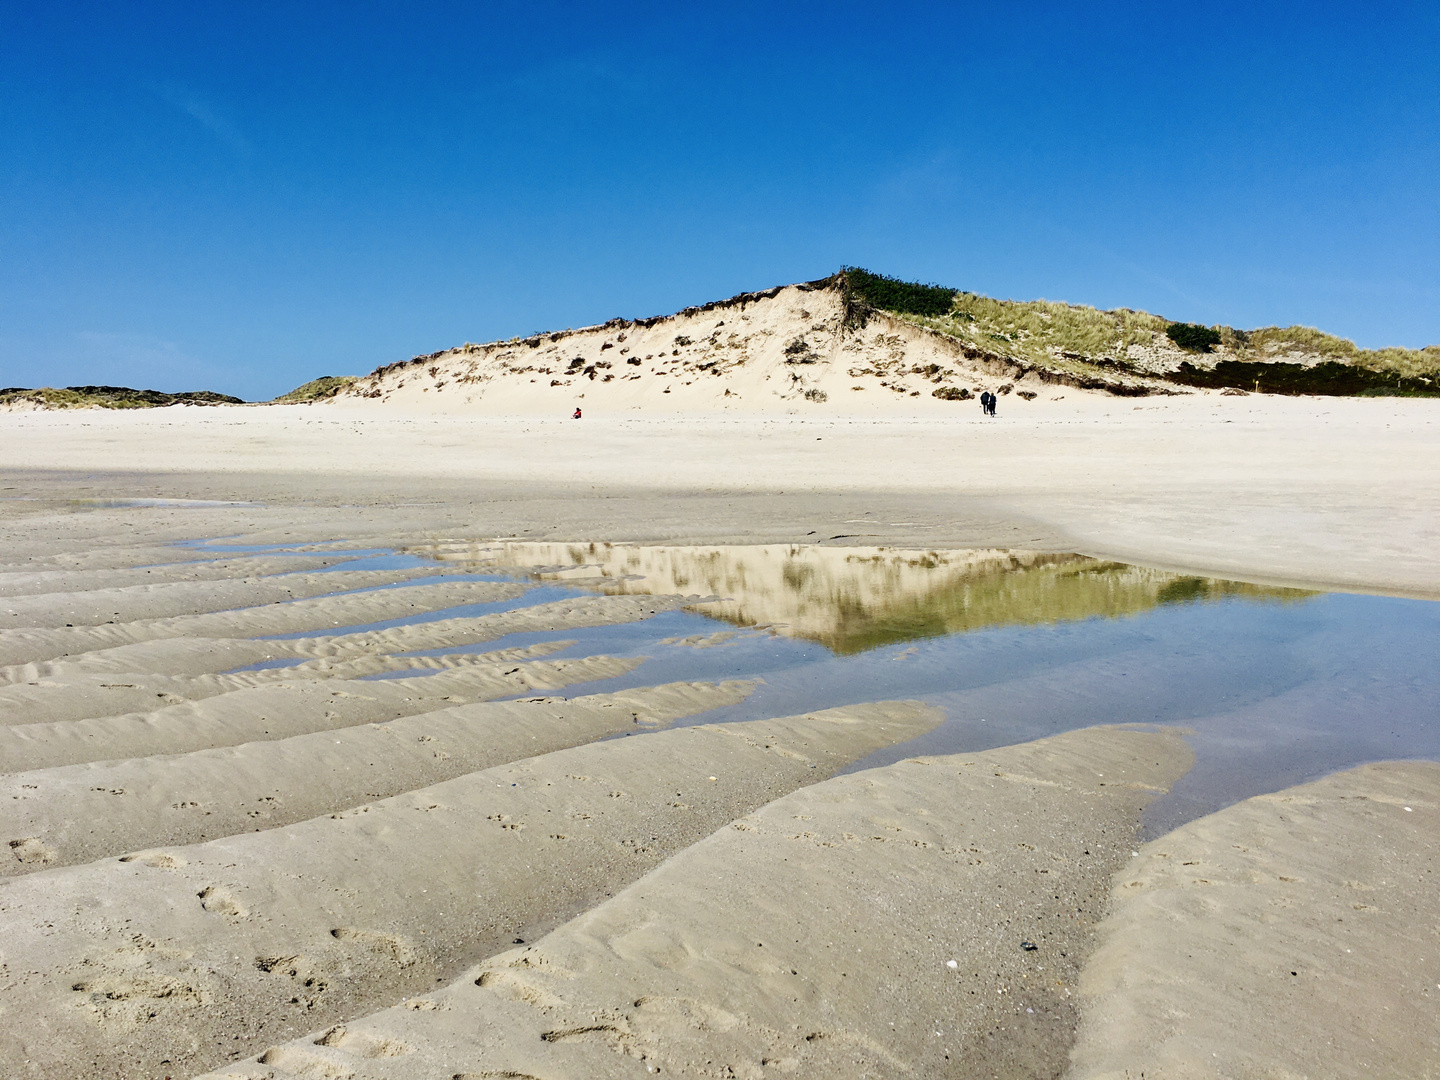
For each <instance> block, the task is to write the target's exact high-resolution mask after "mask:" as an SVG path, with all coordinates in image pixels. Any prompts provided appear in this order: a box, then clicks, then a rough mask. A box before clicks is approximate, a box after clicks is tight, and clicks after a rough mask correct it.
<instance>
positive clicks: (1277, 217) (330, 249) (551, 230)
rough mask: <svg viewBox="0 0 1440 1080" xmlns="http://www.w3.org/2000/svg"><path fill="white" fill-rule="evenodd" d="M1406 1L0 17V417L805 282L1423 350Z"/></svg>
mask: <svg viewBox="0 0 1440 1080" xmlns="http://www.w3.org/2000/svg"><path fill="white" fill-rule="evenodd" d="M1437 56H1440V5H1435V4H1433V3H1432V4H1414V5H1385V4H1368V5H1359V4H1356V5H1349V6H1341V5H1327V4H1315V3H1311V4H1263V3H1262V4H1254V3H1246V4H1218V3H1217V4H1193V5H1180V4H1156V3H1146V4H1076V3H1064V4H1043V3H1037V4H1025V5H1006V4H999V3H989V4H975V5H964V4H904V3H893V4H873V3H870V4H850V3H844V2H832V3H823V4H779V3H768V4H747V3H743V2H732V3H727V4H724V5H710V6H705V5H677V4H653V5H652V4H603V3H562V4H546V3H523V4H493V5H486V4H438V3H436V4H425V3H413V4H404V5H402V4H375V3H364V2H349V3H344V4H333V5H332V4H324V3H315V4H308V5H306V4H299V3H290V4H266V3H247V4H239V3H237V4H206V3H177V4H151V3H143V2H134V0H132V2H128V3H123V4H95V5H83V4H75V5H71V4H65V3H39V2H16V0H0V386H16V385H18V386H35V385H70V384H77V383H96V382H98V383H119V384H126V385H133V386H152V387H155V388H157V389H163V390H184V389H200V388H205V389H215V390H221V391H226V392H229V393H234V394H238V395H240V396H242V397H246V398H252V399H253V398H262V397H270V396H272V395H274V394H277V393H280V392H283V391H285V390H288V389H290V388H291V387H293V386H295V385H297V384H299V383H301V382H304V381H306V380H307V379H310V378H313V377H315V376H318V375H323V374H342V373H350V374H359V373H364V372H367V371H369V370H371V369H373V368H374V367H376V366H377V365H379V364H383V363H389V362H391V361H394V360H398V359H405V358H408V357H409V356H411V355H413V354H415V353H421V352H430V351H432V350H435V349H439V348H444V347H448V346H450V345H454V344H459V343H461V342H463V341H467V340H468V341H488V340H492V339H495V338H503V337H509V336H511V335H514V334H525V333H531V332H533V331H536V330H540V329H551V328H558V327H566V326H581V325H585V324H589V323H594V322H599V321H603V320H605V319H607V318H611V317H614V316H617V315H623V316H642V315H654V314H664V313H668V312H671V311H674V310H676V309H678V308H681V307H684V306H686V305H688V304H693V303H700V302H703V301H706V300H710V299H716V298H719V297H723V296H729V295H732V294H734V293H736V292H740V291H744V290H748V289H757V288H765V287H768V286H770V285H775V284H780V283H783V282H789V281H797V280H806V279H811V278H816V277H821V276H824V275H825V274H828V273H830V272H832V271H833V270H835V269H836V268H838V267H839V266H840V265H842V264H846V263H849V264H854V265H860V266H865V267H867V268H870V269H873V270H877V271H880V272H883V273H890V274H896V275H899V276H902V277H906V278H917V279H921V280H926V281H936V282H940V283H942V284H946V285H954V286H957V287H960V288H965V289H969V290H973V291H977V292H983V293H986V294H988V295H992V296H1000V297H1014V298H1017V299H1033V298H1037V297H1046V298H1049V299H1054V300H1068V301H1072V302H1076V303H1087V304H1094V305H1096V306H1099V307H1117V306H1128V307H1136V308H1143V309H1146V310H1149V311H1154V312H1157V313H1160V314H1164V315H1168V316H1170V317H1172V318H1177V319H1184V320H1189V321H1196V322H1205V323H1229V324H1231V325H1235V326H1241V327H1251V326H1259V325H1269V324H1281V325H1288V324H1290V323H1303V324H1308V325H1313V326H1319V327H1320V328H1322V329H1324V330H1327V331H1330V332H1332V333H1337V334H1341V335H1343V336H1346V337H1350V338H1353V339H1354V340H1355V341H1357V342H1358V343H1359V344H1361V345H1364V346H1371V347H1376V346H1382V345H1407V346H1412V347H1418V346H1422V345H1426V344H1433V343H1437V342H1440V64H1437V62H1436V57H1437Z"/></svg>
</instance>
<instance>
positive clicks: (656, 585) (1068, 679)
mask: <svg viewBox="0 0 1440 1080" xmlns="http://www.w3.org/2000/svg"><path fill="white" fill-rule="evenodd" d="M416 554H425V555H428V556H429V557H432V558H440V559H442V560H444V561H445V562H447V563H448V564H450V565H454V566H455V567H456V569H459V568H460V567H462V566H463V567H464V569H465V570H467V571H470V572H471V573H476V574H483V573H488V574H491V575H493V576H499V577H506V576H508V577H512V578H514V579H516V580H529V581H531V582H534V583H536V584H537V586H538V587H537V588H534V589H532V590H531V591H530V592H529V593H527V595H526V596H525V597H522V598H520V599H518V600H516V601H510V602H506V603H505V604H503V605H474V606H473V607H474V608H475V612H474V613H476V614H479V613H481V612H480V609H481V608H485V609H486V610H500V609H503V608H514V607H523V606H527V605H529V604H533V603H542V602H546V601H548V600H552V599H556V598H558V596H559V595H574V594H575V593H577V592H581V591H589V590H593V591H602V592H631V593H645V592H656V593H674V592H689V593H692V594H699V595H701V596H705V595H711V596H719V597H722V598H724V599H723V600H720V601H711V602H706V603H701V604H697V605H696V606H695V607H693V608H691V609H689V610H684V611H670V612H664V613H661V614H658V615H655V616H653V617H650V618H648V619H645V620H643V621H639V622H634V623H627V624H621V625H612V626H600V627H588V628H582V629H567V630H557V631H554V632H544V633H526V634H514V635H510V636H508V637H505V638H502V639H499V640H497V641H489V642H485V643H483V644H480V645H474V646H468V647H463V648H450V649H435V650H430V653H431V654H442V653H463V652H489V651H493V650H496V649H502V648H510V647H514V646H520V645H530V644H534V643H536V642H540V641H552V640H561V639H564V640H572V641H574V642H575V644H574V645H571V646H569V647H568V648H567V649H565V650H564V651H562V652H560V653H557V654H555V655H556V656H561V657H563V656H584V655H593V654H596V653H601V652H603V653H608V654H611V655H617V656H643V657H646V662H645V663H643V664H641V665H640V666H639V667H637V668H636V669H635V670H634V671H632V672H629V673H627V674H626V675H624V676H622V677H620V678H616V679H607V680H604V681H599V682H593V683H587V684H581V685H572V686H570V687H567V688H566V690H565V694H566V696H577V695H580V694H586V693H598V692H606V691H613V690H618V689H623V688H627V687H632V686H645V685H653V684H656V683H660V682H667V681H671V680H679V679H725V678H758V679H759V680H761V682H760V685H759V686H758V688H757V689H756V691H755V693H754V694H753V695H752V696H751V697H750V698H749V699H747V700H746V701H744V702H742V703H740V704H738V705H734V706H729V707H727V708H723V709H717V710H714V711H712V712H708V713H705V714H702V715H700V716H696V717H692V718H690V719H689V720H687V721H685V722H686V723H714V722H719V721H730V720H744V719H752V718H757V717H765V716H778V715H786V714H793V713H800V712H805V711H808V710H812V709H819V708H827V707H830V706H835V705H844V704H850V703H854V702H860V701H873V700H877V699H881V698H919V699H921V700H924V701H927V702H930V703H932V704H934V705H937V706H939V707H940V708H942V709H943V710H944V712H945V714H946V717H947V719H946V720H945V722H944V723H943V724H941V726H940V727H939V728H938V729H936V730H935V731H934V732H932V733H930V734H929V735H927V736H925V737H924V738H922V739H918V740H915V741H914V742H912V743H909V744H905V745H903V746H899V747H894V748H891V749H889V750H887V751H884V752H882V753H878V754H876V755H874V756H872V757H871V758H869V759H866V760H865V761H863V762H860V763H858V764H857V765H856V766H855V767H856V768H866V767H870V766H875V765H881V764H887V763H889V762H892V761H895V760H899V759H900V758H903V757H910V756H915V755H917V754H932V753H954V752H968V751H978V750H983V749H986V748H989V747H993V746H997V745H1004V744H1008V743H1015V742H1021V741H1024V740H1027V739H1034V738H1039V737H1041V736H1044V735H1050V734H1054V733H1056V732H1060V731H1066V730H1070V729H1073V728H1079V727H1086V726H1089V725H1093V724H1103V723H1135V724H1167V725H1179V726H1181V727H1183V728H1184V729H1186V730H1187V731H1188V732H1189V736H1188V737H1189V739H1190V742H1191V744H1192V745H1193V746H1194V748H1195V751H1196V758H1197V760H1196V764H1195V768H1194V769H1193V770H1192V771H1191V772H1190V774H1189V775H1188V776H1186V777H1185V778H1184V779H1183V780H1182V781H1181V782H1180V783H1179V784H1177V785H1176V788H1175V790H1174V791H1173V792H1171V793H1170V794H1169V795H1167V796H1165V797H1163V798H1161V799H1159V800H1157V801H1156V803H1155V804H1154V805H1153V806H1152V807H1151V809H1150V812H1149V814H1148V817H1147V829H1148V830H1149V831H1150V832H1151V833H1152V834H1155V833H1160V832H1164V831H1166V830H1168V829H1170V828H1173V827H1174V826H1176V825H1177V824H1180V823H1181V822H1183V821H1186V820H1189V819H1191V818H1194V817H1196V816H1199V815H1201V814H1205V813H1209V812H1211V811H1213V810H1216V809H1219V808H1221V807H1223V806H1225V805H1228V804H1229V803H1232V802H1234V801H1236V800H1238V799H1242V798H1247V797H1249V796H1251V795H1255V794H1259V793H1262V792H1266V791H1273V790H1277V789H1279V788H1282V787H1287V786H1289V785H1291V784H1295V783H1299V782H1302V781H1304V780H1307V779H1312V778H1315V777H1317V776H1320V775H1323V774H1325V773H1327V772H1331V771H1334V770H1336V769H1340V768H1346V767H1349V766H1352V765H1355V764H1359V763H1361V762H1365V761H1374V760H1381V759H1386V758H1401V757H1424V758H1437V759H1440V708H1437V706H1436V702H1437V701H1440V664H1437V661H1440V604H1436V603H1433V602H1428V601H1420V600H1408V599H1395V598H1388V597H1377V596H1360V595H1349V594H1315V593H1305V592H1300V591H1297V590H1286V589H1268V588H1263V587H1259V586H1252V585H1246V584H1242V583H1236V582H1227V581H1223V580H1217V579H1204V578H1197V577H1191V576H1184V575H1176V574H1169V573H1165V572H1162V571H1156V570H1152V569H1149V568H1144V567H1135V566H1126V565H1123V564H1117V563H1112V562H1100V561H1097V560H1093V559H1085V558H1082V557H1080V556H1050V555H1036V554H1033V553H1012V552H928V553H920V552H887V551H883V550H878V549H875V550H870V549H859V550H857V549H825V548H791V547H776V548H640V547H625V546H615V547H610V546H606V545H601V546H599V547H593V546H591V545H583V546H581V545H567V546H561V545H514V544H511V545H492V546H490V547H485V548H479V547H468V548H465V549H462V550H458V551H456V550H450V551H427V552H416ZM527 561H528V562H529V563H530V566H529V568H528V569H527V568H526V567H525V565H524V564H525V563H526V562H527ZM464 610H465V613H469V609H464ZM461 611H462V609H451V611H450V612H447V613H445V617H449V616H453V615H454V614H459V613H461ZM434 617H439V615H438V614H432V615H427V616H426V618H427V619H428V618H434ZM414 621H418V620H415V619H408V620H396V621H395V622H392V623H387V624H385V625H398V624H400V623H405V622H414ZM416 674H421V673H419V672H402V673H394V674H390V675H387V676H381V677H390V678H393V677H409V676H413V675H416Z"/></svg>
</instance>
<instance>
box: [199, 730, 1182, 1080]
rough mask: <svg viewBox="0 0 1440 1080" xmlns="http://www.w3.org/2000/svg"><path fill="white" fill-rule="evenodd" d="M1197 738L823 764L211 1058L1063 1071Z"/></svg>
mask: <svg viewBox="0 0 1440 1080" xmlns="http://www.w3.org/2000/svg"><path fill="white" fill-rule="evenodd" d="M1189 761H1190V753H1189V750H1188V749H1187V748H1186V746H1185V744H1184V743H1183V741H1182V740H1181V739H1179V738H1178V737H1177V736H1175V735H1173V734H1158V735H1153V734H1145V733H1140V732H1135V731H1124V730H1116V729H1089V730H1086V731H1080V732H1074V733H1070V734H1066V735H1060V736H1055V737H1053V738H1050V739H1044V740H1041V741H1040V742H1035V743H1029V744H1025V745H1023V746H1015V747H1007V748H1004V749H1001V750H991V751H987V752H985V753H982V754H974V755H955V756H947V757H937V758H926V759H918V760H911V761H905V762H901V763H899V764H897V765H893V766H890V767H889V768H884V769H876V770H870V771H866V772H861V773H856V774H853V775H850V776H845V777H840V778H837V779H834V780H830V781H827V782H826V783H823V784H819V785H816V786H815V787H811V788H807V789H804V790H802V791H798V792H796V793H794V794H792V795H789V796H786V797H785V798H782V799H779V800H777V801H776V802H773V803H771V804H770V805H768V806H766V807H765V808H764V809H762V810H759V811H757V812H756V813H753V814H750V815H748V816H746V817H743V818H741V819H740V820H738V821H736V822H735V823H734V824H733V825H730V826H727V827H726V828H724V829H721V830H720V831H719V832H717V833H715V834H714V835H712V836H710V837H708V838H707V839H706V840H704V841H703V842H701V843H698V844H695V845H694V846H692V847H690V848H689V849H687V850H686V851H684V852H682V853H681V854H679V855H677V856H676V857H675V858H673V859H672V860H670V861H669V862H668V863H666V864H665V865H664V866H662V867H660V868H659V869H657V870H655V871H653V872H651V873H650V874H648V875H646V876H645V877H644V878H643V879H641V880H640V881H638V882H636V883H635V884H634V885H632V886H631V887H630V888H628V889H626V890H625V891H624V892H622V893H620V894H619V895H618V896H616V897H615V898H614V899H612V900H610V901H608V902H606V903H604V904H602V905H600V906H599V907H597V908H595V909H594V910H592V911H589V912H587V913H586V914H584V915H581V916H579V917H578V918H576V919H575V920H574V921H572V922H570V923H568V924H567V925H565V926H563V927H560V928H559V929H557V930H556V931H554V932H553V933H551V934H549V935H547V936H546V937H545V938H543V939H541V940H540V941H539V942H534V943H531V942H526V943H524V944H523V946H522V945H517V946H516V947H514V948H512V949H510V950H508V951H506V952H504V953H501V954H500V955H498V956H493V957H491V958H489V959H488V960H486V961H485V962H484V963H483V964H481V965H479V966H478V967H475V968H473V969H472V970H471V971H469V972H467V973H466V975H465V976H464V978H462V979H461V980H460V981H458V982H456V983H453V984H452V985H450V986H448V987H446V988H445V989H444V990H442V991H439V992H432V993H429V994H426V995H424V997H423V998H420V999H417V1000H412V1001H407V1002H405V1003H404V1004H397V1005H396V1006H395V1007H393V1008H391V1009H389V1010H387V1011H385V1012H383V1013H379V1014H377V1015H375V1016H371V1017H367V1018H365V1019H363V1020H356V1021H350V1022H347V1023H345V1024H344V1025H342V1026H340V1027H337V1028H332V1029H330V1030H328V1031H327V1030H325V1029H317V1030H316V1031H315V1032H314V1033H313V1034H311V1035H310V1036H308V1037H306V1038H304V1039H301V1040H298V1041H296V1042H292V1043H289V1044H286V1045H283V1046H277V1047H274V1048H271V1049H269V1050H267V1051H266V1052H265V1053H263V1054H262V1055H260V1056H259V1059H258V1061H256V1062H251V1063H247V1064H244V1065H238V1066H234V1067H232V1068H230V1069H227V1070H224V1071H223V1072H222V1073H221V1074H219V1075H224V1076H227V1077H248V1078H259V1077H266V1078H274V1080H279V1078H281V1077H284V1078H289V1077H309V1076H320V1075H329V1076H347V1077H355V1078H356V1080H360V1078H367V1080H368V1078H379V1077H385V1078H387V1080H409V1078H412V1077H414V1078H430V1077H436V1076H465V1077H479V1076H489V1077H503V1076H509V1077H547V1078H550V1077H557V1078H558V1077H576V1078H578V1077H605V1076H635V1075H640V1074H642V1070H643V1071H645V1072H654V1071H658V1072H659V1073H660V1075H662V1076H663V1075H675V1076H701V1075H708V1076H734V1077H762V1076H772V1075H789V1074H793V1075H798V1076H814V1077H820V1076H834V1077H839V1076H872V1077H878V1076H926V1077H929V1076H964V1077H969V1076H991V1075H1006V1076H1046V1075H1054V1074H1055V1073H1056V1072H1057V1071H1058V1070H1059V1069H1060V1068H1061V1067H1063V1064H1064V1049H1063V1047H1064V1044H1065V1042H1066V1035H1067V1033H1068V1031H1069V1029H1070V1028H1071V1027H1072V1026H1073V1024H1074V1022H1075V1019H1076V1013H1075V1008H1074V1002H1073V1000H1072V998H1071V996H1070V989H1069V988H1070V986H1071V985H1073V983H1074V981H1075V978H1076V975H1077V972H1078V970H1079V967H1080V964H1081V963H1082V962H1083V958H1084V954H1085V953H1086V952H1087V951H1088V949H1087V937H1088V932H1089V928H1090V927H1091V926H1092V925H1093V921H1094V919H1095V918H1096V913H1097V909H1098V908H1099V906H1100V905H1101V903H1103V900H1104V897H1105V894H1106V892H1107V885H1108V879H1109V876H1110V873H1111V872H1112V871H1113V870H1114V869H1115V868H1116V867H1117V866H1118V865H1120V864H1121V863H1123V862H1125V861H1126V859H1127V858H1128V856H1129V853H1130V845H1131V840H1132V837H1133V836H1134V833H1135V830H1136V827H1137V826H1138V824H1139V815H1140V811H1141V809H1142V808H1143V806H1144V804H1145V803H1146V802H1147V801H1148V800H1149V799H1150V798H1152V797H1153V796H1154V794H1155V793H1156V792H1158V791H1161V790H1164V789H1165V788H1166V787H1168V785H1169V784H1170V783H1172V782H1173V781H1174V780H1175V779H1176V778H1177V777H1179V776H1180V775H1181V774H1182V773H1183V772H1184V771H1185V769H1186V768H1187V767H1188V764H1189ZM1042 881H1043V882H1044V884H1043V886H1040V885H1039V883H1040V882H1042ZM1026 943H1029V944H1031V945H1033V946H1034V947H1033V949H1031V948H1027V947H1026ZM377 1047H385V1048H387V1049H385V1050H384V1051H383V1052H381V1053H377V1052H376V1048H377Z"/></svg>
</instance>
